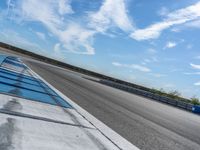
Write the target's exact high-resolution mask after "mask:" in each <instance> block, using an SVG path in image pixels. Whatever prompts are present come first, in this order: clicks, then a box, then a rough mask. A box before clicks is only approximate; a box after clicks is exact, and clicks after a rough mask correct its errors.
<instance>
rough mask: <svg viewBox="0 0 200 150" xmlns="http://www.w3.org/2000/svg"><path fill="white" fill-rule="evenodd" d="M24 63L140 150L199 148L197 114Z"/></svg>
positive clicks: (199, 120) (199, 119)
mask: <svg viewBox="0 0 200 150" xmlns="http://www.w3.org/2000/svg"><path fill="white" fill-rule="evenodd" d="M25 63H26V64H27V65H28V66H29V67H31V69H32V70H34V71H35V72H36V73H38V74H39V75H40V76H42V77H43V78H44V79H45V80H46V81H48V82H49V83H50V84H52V85H53V86H54V87H55V88H57V89H58V90H60V91H61V92H62V93H63V94H65V95H66V96H68V97H69V98H70V99H72V100H73V101H74V102H76V103H77V104H78V105H80V106H81V107H82V108H84V109H85V110H87V111H88V112H89V113H91V114H92V115H93V116H95V117H96V118H98V119H99V120H101V121H102V122H103V123H105V124H106V125H107V126H109V127H110V128H112V129H113V130H115V131H116V132H117V133H119V134H120V135H122V136H123V137H124V138H126V139H127V140H129V141H130V142H131V143H133V144H134V145H136V146H137V147H138V148H140V149H142V150H199V149H200V116H198V115H195V114H192V113H190V112H186V111H184V110H181V109H178V108H175V107H172V106H169V105H166V104H162V103H159V102H155V101H153V100H150V99H146V98H144V97H140V96H136V95H134V94H129V93H127V92H124V91H120V90H118V89H115V88H112V87H108V86H105V85H102V84H100V83H97V82H94V81H91V80H88V79H86V78H83V76H82V75H80V74H78V73H74V72H72V71H69V70H66V69H60V68H58V67H54V66H51V65H47V64H45V63H40V62H37V61H33V60H30V59H27V60H26V61H25Z"/></svg>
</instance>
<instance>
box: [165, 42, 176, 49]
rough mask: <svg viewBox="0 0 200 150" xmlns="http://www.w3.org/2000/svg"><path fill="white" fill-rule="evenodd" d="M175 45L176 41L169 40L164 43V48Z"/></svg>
mask: <svg viewBox="0 0 200 150" xmlns="http://www.w3.org/2000/svg"><path fill="white" fill-rule="evenodd" d="M176 45H177V43H176V42H172V41H169V42H167V43H166V45H165V48H173V47H175V46H176Z"/></svg>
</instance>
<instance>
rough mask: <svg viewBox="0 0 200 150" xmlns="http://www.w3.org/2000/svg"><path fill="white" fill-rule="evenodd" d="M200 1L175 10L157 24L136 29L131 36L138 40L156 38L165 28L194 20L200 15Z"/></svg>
mask: <svg viewBox="0 0 200 150" xmlns="http://www.w3.org/2000/svg"><path fill="white" fill-rule="evenodd" d="M199 10H200V2H198V3H196V4H194V5H191V6H189V7H186V8H182V9H179V10H176V11H173V12H171V13H169V14H167V15H166V17H165V18H164V19H163V20H162V21H161V22H157V23H155V24H152V25H150V26H148V27H147V28H144V29H138V30H135V31H134V32H133V33H132V34H131V37H132V38H133V39H136V40H138V41H140V40H147V39H156V38H158V37H159V36H160V34H161V33H162V31H163V30H165V29H168V28H170V27H172V26H174V25H180V24H184V23H186V22H189V21H194V20H196V19H198V18H199V17H200V11H199Z"/></svg>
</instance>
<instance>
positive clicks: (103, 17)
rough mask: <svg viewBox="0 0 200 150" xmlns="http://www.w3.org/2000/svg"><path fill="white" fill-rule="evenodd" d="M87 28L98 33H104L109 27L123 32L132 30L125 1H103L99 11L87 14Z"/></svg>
mask: <svg viewBox="0 0 200 150" xmlns="http://www.w3.org/2000/svg"><path fill="white" fill-rule="evenodd" d="M89 18H90V23H89V26H90V27H92V28H94V29H95V30H96V31H98V32H102V33H103V32H105V31H106V30H108V29H109V28H110V27H114V26H116V27H118V28H120V29H121V30H123V31H131V30H133V26H132V23H131V21H130V19H129V16H128V15H127V10H126V4H125V0H104V2H103V4H102V6H101V7H100V9H99V11H98V12H96V13H93V12H92V13H90V14H89Z"/></svg>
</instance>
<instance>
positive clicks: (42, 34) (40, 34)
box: [35, 32, 46, 40]
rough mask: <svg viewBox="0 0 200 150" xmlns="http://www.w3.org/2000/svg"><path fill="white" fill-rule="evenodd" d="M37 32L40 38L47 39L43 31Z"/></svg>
mask: <svg viewBox="0 0 200 150" xmlns="http://www.w3.org/2000/svg"><path fill="white" fill-rule="evenodd" d="M35 33H36V35H37V36H38V37H39V38H40V39H42V40H45V39H46V36H45V34H44V33H42V32H35Z"/></svg>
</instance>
